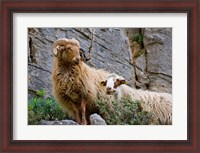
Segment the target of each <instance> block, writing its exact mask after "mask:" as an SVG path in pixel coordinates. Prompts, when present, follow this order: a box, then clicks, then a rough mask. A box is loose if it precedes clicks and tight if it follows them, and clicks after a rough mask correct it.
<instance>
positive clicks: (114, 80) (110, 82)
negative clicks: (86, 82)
mask: <svg viewBox="0 0 200 153" xmlns="http://www.w3.org/2000/svg"><path fill="white" fill-rule="evenodd" d="M121 84H126V81H125V79H124V78H123V77H121V76H117V75H111V76H109V77H108V78H107V79H106V80H105V81H101V85H103V86H105V87H106V94H108V95H112V94H113V93H115V92H116V89H117V88H118V87H119V86H120V85H121Z"/></svg>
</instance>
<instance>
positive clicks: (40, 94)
mask: <svg viewBox="0 0 200 153" xmlns="http://www.w3.org/2000/svg"><path fill="white" fill-rule="evenodd" d="M36 94H37V96H39V97H44V96H45V95H46V91H45V90H44V89H41V90H37V91H36Z"/></svg>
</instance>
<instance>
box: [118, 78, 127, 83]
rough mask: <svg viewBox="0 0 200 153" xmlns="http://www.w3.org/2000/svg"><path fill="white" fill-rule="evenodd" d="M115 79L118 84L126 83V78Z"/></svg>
mask: <svg viewBox="0 0 200 153" xmlns="http://www.w3.org/2000/svg"><path fill="white" fill-rule="evenodd" d="M117 81H118V82H119V84H120V85H121V84H126V80H125V79H124V78H123V79H117Z"/></svg>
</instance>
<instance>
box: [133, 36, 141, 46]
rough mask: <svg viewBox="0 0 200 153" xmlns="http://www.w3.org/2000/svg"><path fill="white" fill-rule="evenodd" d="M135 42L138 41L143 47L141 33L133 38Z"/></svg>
mask: <svg viewBox="0 0 200 153" xmlns="http://www.w3.org/2000/svg"><path fill="white" fill-rule="evenodd" d="M133 41H136V42H137V43H138V44H140V46H143V35H142V34H141V33H138V34H136V35H135V36H134V37H133Z"/></svg>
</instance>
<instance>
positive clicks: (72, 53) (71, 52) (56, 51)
mask: <svg viewBox="0 0 200 153" xmlns="http://www.w3.org/2000/svg"><path fill="white" fill-rule="evenodd" d="M52 53H53V55H54V56H55V57H56V58H59V59H60V60H62V61H64V62H68V63H73V64H78V63H79V62H80V60H81V56H80V44H79V42H78V41H77V40H75V39H66V38H62V39H58V40H57V41H55V42H54V44H53V47H52Z"/></svg>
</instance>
